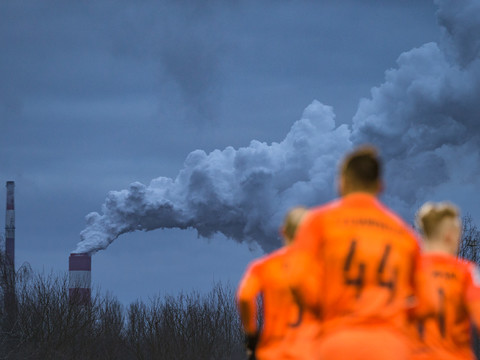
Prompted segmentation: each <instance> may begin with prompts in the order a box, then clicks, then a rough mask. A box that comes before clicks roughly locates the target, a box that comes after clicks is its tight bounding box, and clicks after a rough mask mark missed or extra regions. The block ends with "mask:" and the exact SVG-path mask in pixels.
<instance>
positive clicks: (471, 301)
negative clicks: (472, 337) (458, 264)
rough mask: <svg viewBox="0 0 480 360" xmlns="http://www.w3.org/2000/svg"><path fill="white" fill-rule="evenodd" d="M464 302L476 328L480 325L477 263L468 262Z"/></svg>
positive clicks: (478, 270)
mask: <svg viewBox="0 0 480 360" xmlns="http://www.w3.org/2000/svg"><path fill="white" fill-rule="evenodd" d="M465 302H466V303H467V307H468V311H469V314H470V318H471V319H472V321H473V323H474V324H475V326H476V327H477V328H479V327H480V269H479V268H478V266H477V265H475V264H473V263H471V264H469V271H468V273H467V279H466V290H465Z"/></svg>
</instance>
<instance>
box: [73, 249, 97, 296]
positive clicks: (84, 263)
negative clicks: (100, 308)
mask: <svg viewBox="0 0 480 360" xmlns="http://www.w3.org/2000/svg"><path fill="white" fill-rule="evenodd" d="M68 271H69V286H68V287H69V289H68V295H69V298H70V301H71V302H73V303H76V304H83V305H87V304H90V300H91V282H92V258H91V256H90V255H89V254H85V253H84V254H75V253H71V254H70V257H69V258H68Z"/></svg>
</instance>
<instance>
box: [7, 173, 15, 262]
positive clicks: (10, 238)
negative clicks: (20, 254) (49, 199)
mask: <svg viewBox="0 0 480 360" xmlns="http://www.w3.org/2000/svg"><path fill="white" fill-rule="evenodd" d="M14 193H15V182H14V181H7V212H6V216H5V255H6V256H7V261H8V262H9V265H10V266H11V267H12V269H15V198H14V195H15V194H14Z"/></svg>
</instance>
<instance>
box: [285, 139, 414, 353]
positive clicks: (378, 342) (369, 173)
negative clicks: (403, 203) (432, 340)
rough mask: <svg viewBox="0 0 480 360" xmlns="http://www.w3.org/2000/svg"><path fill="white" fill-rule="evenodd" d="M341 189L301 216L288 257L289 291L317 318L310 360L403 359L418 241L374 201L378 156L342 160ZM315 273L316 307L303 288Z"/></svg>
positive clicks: (368, 151)
mask: <svg viewBox="0 0 480 360" xmlns="http://www.w3.org/2000/svg"><path fill="white" fill-rule="evenodd" d="M338 186H339V192H340V195H341V198H340V199H338V200H335V201H332V202H330V203H327V204H326V205H324V206H321V207H318V208H314V209H312V210H311V211H310V212H309V213H308V214H307V215H306V216H305V218H304V220H303V222H302V224H301V225H300V226H299V229H298V231H297V236H296V238H295V242H294V244H293V245H292V255H291V257H290V259H291V261H292V263H291V269H292V272H291V276H290V281H291V285H292V287H293V288H294V289H298V291H299V296H300V298H301V301H302V303H303V304H304V305H305V307H310V306H317V307H318V311H319V312H321V318H322V332H323V334H322V338H321V341H320V342H319V345H318V346H317V351H316V357H315V358H317V359H322V360H334V359H335V360H339V359H347V360H357V359H362V360H363V359H368V360H377V359H378V360H385V359H389V360H392V359H399V360H400V359H408V358H409V340H408V338H407V336H406V333H407V329H408V322H407V318H408V317H407V313H408V311H407V310H408V309H407V308H408V305H409V303H408V299H409V298H410V297H411V295H412V294H413V292H414V278H413V276H414V271H415V267H416V264H417V261H418V258H419V245H418V241H417V236H416V235H415V233H414V232H413V231H412V229H411V228H410V227H409V226H408V225H406V224H405V223H404V222H403V221H402V220H401V219H400V218H399V217H398V216H397V215H395V214H394V213H392V212H391V211H390V210H389V209H387V208H386V207H385V206H384V205H382V204H381V203H380V202H379V200H377V195H378V194H379V193H380V192H381V190H382V187H383V186H382V180H381V164H380V160H379V158H378V155H377V152H376V150H375V148H373V147H361V148H358V149H357V150H356V151H354V152H353V153H351V154H349V155H348V156H347V157H346V158H345V159H344V161H343V163H342V166H341V171H340V177H339V182H338ZM316 265H320V268H319V269H318V270H316V271H317V272H316V274H315V278H316V279H317V280H316V284H317V288H318V289H319V290H318V291H317V294H319V295H320V296H319V299H315V296H317V294H312V293H311V291H310V290H309V289H310V287H309V286H307V287H305V286H304V278H305V276H306V275H308V274H311V273H312V269H313V268H314V267H315V266H316Z"/></svg>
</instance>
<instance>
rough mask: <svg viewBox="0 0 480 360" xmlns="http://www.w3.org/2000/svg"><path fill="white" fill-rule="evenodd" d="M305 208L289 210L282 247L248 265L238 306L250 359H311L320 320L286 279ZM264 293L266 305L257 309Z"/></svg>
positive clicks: (263, 301) (284, 226)
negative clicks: (305, 307)
mask: <svg viewBox="0 0 480 360" xmlns="http://www.w3.org/2000/svg"><path fill="white" fill-rule="evenodd" d="M305 213H306V209H305V208H302V207H297V208H294V209H292V210H291V211H290V212H288V214H287V216H286V217H285V222H284V225H283V227H282V231H281V232H282V235H283V238H284V242H285V245H286V246H284V247H283V248H281V249H279V250H277V251H275V252H273V253H271V254H269V255H266V256H264V257H262V258H260V259H258V260H255V261H253V262H252V263H251V264H249V266H248V268H247V270H246V272H245V274H244V276H243V278H242V280H241V282H240V285H239V287H238V291H237V301H238V309H239V313H240V318H241V321H242V325H243V327H244V331H245V334H246V347H247V354H248V357H249V359H258V360H273V359H311V349H312V346H313V344H314V339H315V338H316V337H317V335H318V333H319V323H318V321H317V319H316V318H315V315H314V314H312V313H307V312H304V311H303V308H302V307H301V306H300V304H299V301H298V299H297V297H296V295H295V293H294V292H292V289H291V288H290V287H289V283H288V281H287V273H288V268H287V265H288V264H287V263H286V261H285V259H286V258H287V257H288V253H289V248H290V246H289V245H290V244H291V243H292V241H293V239H294V235H295V232H296V229H297V225H298V224H299V223H300V221H301V220H302V218H303V216H304V215H305ZM260 296H261V298H262V301H261V303H263V307H262V308H261V309H258V308H257V307H258V305H259V301H258V299H259V297H260ZM259 311H263V327H262V329H261V330H260V329H259V328H258V324H257V322H258V312H259Z"/></svg>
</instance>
